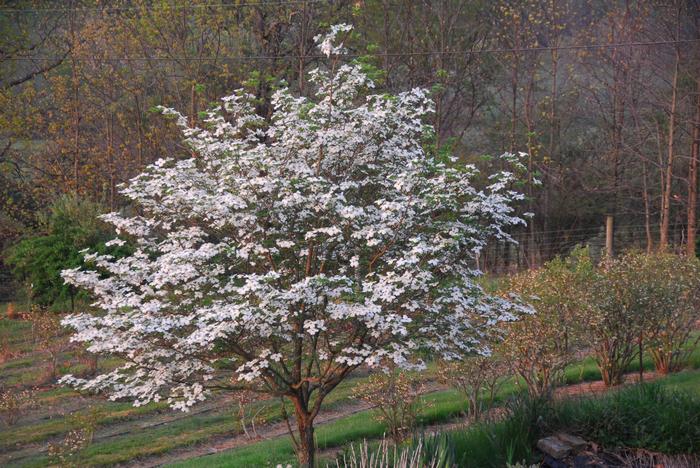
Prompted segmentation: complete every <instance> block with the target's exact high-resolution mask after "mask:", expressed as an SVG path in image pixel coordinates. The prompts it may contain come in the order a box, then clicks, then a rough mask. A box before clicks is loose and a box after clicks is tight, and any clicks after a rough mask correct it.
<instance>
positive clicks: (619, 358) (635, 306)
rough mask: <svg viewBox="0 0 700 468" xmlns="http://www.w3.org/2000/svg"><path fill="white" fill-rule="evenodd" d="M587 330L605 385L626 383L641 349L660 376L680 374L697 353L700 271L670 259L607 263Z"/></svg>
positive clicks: (633, 256) (632, 256)
mask: <svg viewBox="0 0 700 468" xmlns="http://www.w3.org/2000/svg"><path fill="white" fill-rule="evenodd" d="M602 277H603V280H602V281H599V282H598V287H597V288H595V289H596V307H595V313H593V314H589V315H588V316H587V317H586V319H587V321H586V327H587V330H588V331H589V333H590V338H591V339H590V343H591V345H592V346H593V348H594V350H595V356H596V360H597V363H598V367H599V368H600V371H601V374H602V376H603V380H604V381H605V383H606V385H616V384H620V383H622V381H623V378H624V373H625V371H626V369H627V368H628V367H629V365H630V364H631V362H632V360H633V359H634V357H635V356H640V351H641V349H640V348H642V343H644V345H645V347H646V348H647V349H649V351H650V352H651V355H652V357H653V359H654V363H655V366H656V369H657V371H659V372H661V373H667V372H671V371H674V370H678V369H680V368H681V367H682V366H683V364H684V363H685V361H686V359H687V357H688V356H689V354H690V353H692V351H693V350H694V349H695V346H696V345H697V340H695V341H694V342H693V343H689V339H690V333H691V331H692V326H693V324H694V323H695V321H696V320H697V318H698V307H699V306H700V265H699V264H698V261H697V260H695V259H688V258H681V257H678V256H676V255H673V254H665V253H654V254H646V253H636V252H633V253H629V254H626V255H624V256H623V257H620V258H618V259H615V260H608V261H606V262H605V263H604V264H603V268H602Z"/></svg>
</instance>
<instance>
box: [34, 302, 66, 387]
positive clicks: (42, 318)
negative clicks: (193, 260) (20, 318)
mask: <svg viewBox="0 0 700 468" xmlns="http://www.w3.org/2000/svg"><path fill="white" fill-rule="evenodd" d="M30 320H31V322H32V336H33V337H34V342H35V343H36V345H37V348H38V349H40V350H42V351H44V352H46V353H48V355H49V359H48V361H47V367H46V372H45V374H44V376H43V377H42V379H41V382H39V383H46V382H50V381H53V380H55V379H56V376H57V374H58V359H59V355H60V353H61V352H62V351H63V350H64V349H65V347H66V340H65V339H64V338H63V337H62V336H61V332H62V330H63V327H62V326H61V321H60V318H59V317H58V316H57V315H56V314H53V313H51V312H49V311H47V310H44V309H41V308H38V307H35V308H33V309H32V312H31V315H30Z"/></svg>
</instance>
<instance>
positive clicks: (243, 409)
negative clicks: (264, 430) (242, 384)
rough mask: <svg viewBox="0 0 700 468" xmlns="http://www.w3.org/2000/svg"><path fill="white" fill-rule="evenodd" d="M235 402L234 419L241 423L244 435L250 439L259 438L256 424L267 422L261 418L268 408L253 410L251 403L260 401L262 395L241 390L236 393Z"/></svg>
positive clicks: (261, 407) (263, 406)
mask: <svg viewBox="0 0 700 468" xmlns="http://www.w3.org/2000/svg"><path fill="white" fill-rule="evenodd" d="M234 400H235V402H236V410H235V412H234V417H235V419H236V420H237V421H238V422H239V423H240V425H241V429H242V430H243V433H244V434H245V436H246V437H247V438H248V439H254V438H258V437H259V435H258V431H257V429H256V424H257V423H260V422H262V423H264V422H265V421H264V419H262V418H261V417H260V413H262V412H263V411H265V410H266V409H268V407H267V406H265V405H261V406H260V407H258V408H251V407H250V404H251V403H253V402H256V401H260V395H259V394H257V393H255V392H252V391H249V390H240V391H238V392H236V394H235V395H234ZM249 426H250V430H248V429H249Z"/></svg>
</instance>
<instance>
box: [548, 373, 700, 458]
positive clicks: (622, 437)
mask: <svg viewBox="0 0 700 468" xmlns="http://www.w3.org/2000/svg"><path fill="white" fill-rule="evenodd" d="M698 421H700V399H698V398H697V397H694V396H692V395H690V394H687V393H683V392H679V391H674V390H670V389H665V388H663V387H662V386H661V385H659V384H646V385H635V386H633V387H629V388H626V389H622V390H619V391H616V392H613V393H610V394H608V395H605V396H604V397H598V398H583V399H574V400H565V401H561V402H558V403H556V404H554V405H552V406H551V407H550V408H549V409H548V412H547V413H546V414H545V415H544V417H543V419H542V421H541V425H542V426H543V428H544V429H545V430H549V431H552V432H554V431H556V430H568V431H570V432H574V433H577V434H579V435H581V436H582V437H584V438H586V439H589V440H593V441H595V442H596V443H598V444H601V445H603V446H604V447H606V448H616V447H634V448H644V449H647V450H653V451H658V452H662V453H666V454H681V453H684V454H690V453H697V452H698V451H700V446H698V444H697V441H698V440H700V425H698V423H697V422H698Z"/></svg>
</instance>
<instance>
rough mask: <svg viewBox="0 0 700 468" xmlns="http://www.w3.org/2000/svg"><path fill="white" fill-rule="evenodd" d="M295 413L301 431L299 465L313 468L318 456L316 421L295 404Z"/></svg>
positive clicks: (298, 450) (298, 453) (298, 454)
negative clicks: (315, 433) (315, 434)
mask: <svg viewBox="0 0 700 468" xmlns="http://www.w3.org/2000/svg"><path fill="white" fill-rule="evenodd" d="M294 412H295V416H296V420H297V429H298V430H299V447H298V449H297V457H298V458H299V465H300V466H301V467H303V468H313V467H314V463H315V456H316V444H315V443H314V421H313V419H312V418H311V415H310V414H309V413H308V411H306V410H304V409H303V408H302V407H301V405H299V404H298V403H297V401H295V402H294Z"/></svg>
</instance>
